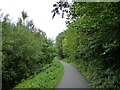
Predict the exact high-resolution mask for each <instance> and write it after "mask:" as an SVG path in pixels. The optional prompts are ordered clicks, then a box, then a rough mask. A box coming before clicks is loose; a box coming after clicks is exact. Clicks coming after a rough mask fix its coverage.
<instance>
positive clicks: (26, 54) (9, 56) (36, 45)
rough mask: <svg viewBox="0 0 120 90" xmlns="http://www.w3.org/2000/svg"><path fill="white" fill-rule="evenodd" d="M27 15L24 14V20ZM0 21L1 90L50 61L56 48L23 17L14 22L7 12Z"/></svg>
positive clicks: (10, 86)
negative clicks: (0, 49)
mask: <svg viewBox="0 0 120 90" xmlns="http://www.w3.org/2000/svg"><path fill="white" fill-rule="evenodd" d="M23 14H24V13H23V12H22V15H23ZM26 17H27V13H25V15H23V19H25V18H26ZM1 22H2V43H3V45H2V57H3V60H2V73H3V77H2V81H3V89H10V88H12V87H13V86H15V85H16V84H17V83H19V82H20V81H21V80H22V79H26V78H28V77H29V76H31V75H34V74H37V73H39V72H40V71H41V68H42V67H43V66H44V65H46V64H49V63H51V62H52V60H53V58H54V56H55V54H54V53H55V50H54V47H53V42H52V40H50V39H47V37H46V35H45V33H44V32H43V31H42V30H40V29H37V28H35V27H34V28H31V27H29V26H27V25H25V24H24V23H23V22H22V19H20V18H19V21H18V22H17V24H16V25H15V24H13V23H11V21H10V20H9V19H8V15H7V16H5V17H4V18H3V21H1ZM32 24H33V25H34V23H32Z"/></svg>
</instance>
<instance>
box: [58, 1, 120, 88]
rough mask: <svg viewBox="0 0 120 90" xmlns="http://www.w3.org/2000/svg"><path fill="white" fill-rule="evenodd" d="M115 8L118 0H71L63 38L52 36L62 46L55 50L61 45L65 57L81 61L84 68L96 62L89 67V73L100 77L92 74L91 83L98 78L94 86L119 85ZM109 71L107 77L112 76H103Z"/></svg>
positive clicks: (119, 23) (119, 22)
mask: <svg viewBox="0 0 120 90" xmlns="http://www.w3.org/2000/svg"><path fill="white" fill-rule="evenodd" d="M119 8H120V3H116V2H114V3H110V2H107V3H88V2H87V3H81V2H74V3H73V8H70V12H71V13H74V14H73V15H72V17H71V18H70V19H69V21H68V22H67V26H68V29H67V30H66V31H64V32H63V33H64V38H62V39H61V38H57V39H56V40H57V41H56V44H58V43H60V45H61V46H62V48H61V47H60V48H59V47H58V50H59V49H61V51H63V55H64V56H66V58H69V60H71V61H75V62H77V63H78V64H79V63H82V62H83V64H81V65H84V68H85V70H90V69H89V68H90V67H91V68H92V67H93V66H96V67H94V68H96V69H94V70H91V71H92V73H95V75H98V77H101V78H103V79H104V80H102V79H98V80H96V78H95V79H94V78H93V77H92V78H91V80H92V81H93V82H92V83H94V82H97V83H98V82H101V83H100V84H94V87H107V88H109V87H111V88H112V87H113V88H119V82H120V80H119V78H120V77H119V71H120V66H119V65H120V58H119V56H120V38H119V36H120V33H119V32H120V31H119V28H120V9H119ZM59 39H60V40H59ZM89 64H90V65H89ZM86 68H88V69H86ZM98 69H100V72H99V70H98ZM97 70H98V71H97ZM84 72H86V71H84ZM89 73H90V72H89ZM104 73H106V75H105V74H104ZM110 73H114V74H112V76H111V77H108V78H115V79H114V80H113V81H112V80H110V79H109V80H108V78H107V76H109V75H110ZM88 76H91V75H88ZM94 77H95V76H94ZM104 77H106V78H104ZM106 79H107V81H106ZM101 80H102V81H101ZM103 84H104V85H103ZM111 85H112V86H111Z"/></svg>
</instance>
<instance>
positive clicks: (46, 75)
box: [13, 60, 63, 90]
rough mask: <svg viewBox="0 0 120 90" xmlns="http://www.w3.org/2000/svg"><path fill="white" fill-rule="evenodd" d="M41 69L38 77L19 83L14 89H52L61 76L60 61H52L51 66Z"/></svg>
mask: <svg viewBox="0 0 120 90" xmlns="http://www.w3.org/2000/svg"><path fill="white" fill-rule="evenodd" d="M43 69H44V70H43V71H42V72H40V73H39V74H38V75H35V76H34V77H33V78H28V79H27V80H25V81H23V82H21V83H19V84H18V85H17V86H16V87H15V88H14V89H17V88H40V89H43V88H54V87H55V85H56V84H57V83H58V81H59V80H60V79H61V76H62V74H63V65H62V64H61V63H60V61H57V60H54V61H53V62H52V63H51V64H48V65H46V66H44V67H43ZM14 89H13V90H14Z"/></svg>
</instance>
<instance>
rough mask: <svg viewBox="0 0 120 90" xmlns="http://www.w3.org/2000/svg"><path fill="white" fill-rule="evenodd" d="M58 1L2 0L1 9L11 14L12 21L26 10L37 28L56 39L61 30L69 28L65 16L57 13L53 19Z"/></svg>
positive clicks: (0, 1) (0, 0)
mask: <svg viewBox="0 0 120 90" xmlns="http://www.w3.org/2000/svg"><path fill="white" fill-rule="evenodd" d="M57 1H59V0H0V9H2V12H3V13H4V14H9V15H10V16H9V18H10V19H11V20H12V21H17V20H18V18H19V17H21V12H22V11H23V10H24V11H25V12H27V14H28V16H29V20H31V19H32V20H33V22H34V24H35V26H36V27H37V28H39V29H41V30H43V31H44V32H45V33H46V35H47V37H48V38H51V39H53V40H55V38H56V36H57V35H58V34H59V33H60V32H62V31H63V30H66V29H67V28H66V24H65V18H61V15H56V16H55V18H54V19H53V20H52V15H53V14H52V13H51V11H52V10H53V4H54V3H56V2H57ZM68 1H71V0H68Z"/></svg>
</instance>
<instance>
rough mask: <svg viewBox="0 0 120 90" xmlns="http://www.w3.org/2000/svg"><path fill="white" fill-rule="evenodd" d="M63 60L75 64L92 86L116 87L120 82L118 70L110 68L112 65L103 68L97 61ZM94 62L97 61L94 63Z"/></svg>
mask: <svg viewBox="0 0 120 90" xmlns="http://www.w3.org/2000/svg"><path fill="white" fill-rule="evenodd" d="M64 61H66V62H68V63H70V64H72V65H73V66H75V67H76V68H77V69H78V70H79V71H80V73H81V74H82V75H83V76H84V77H85V78H86V79H87V80H88V81H89V82H90V83H91V85H92V87H93V88H112V89H118V88H120V87H119V84H120V80H119V78H120V75H119V74H118V70H114V71H113V70H112V67H110V68H107V69H103V68H102V67H101V66H100V64H99V62H97V61H96V60H94V61H87V60H79V62H77V60H76V61H71V60H69V59H64ZM95 63H98V64H97V65H95Z"/></svg>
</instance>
